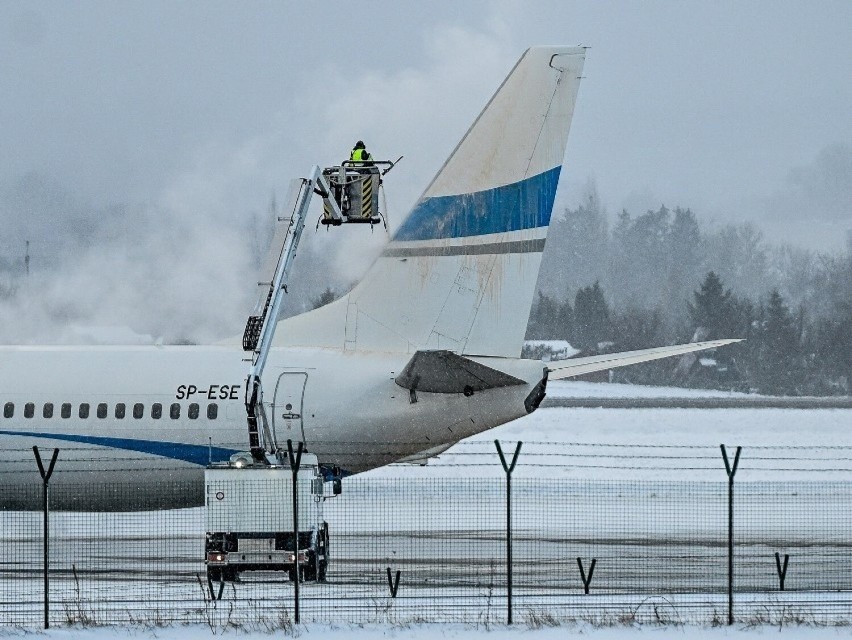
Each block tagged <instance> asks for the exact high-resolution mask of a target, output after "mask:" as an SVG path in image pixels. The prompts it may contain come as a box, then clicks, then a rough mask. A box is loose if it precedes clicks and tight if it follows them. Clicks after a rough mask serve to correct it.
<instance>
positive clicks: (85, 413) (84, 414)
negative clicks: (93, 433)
mask: <svg viewBox="0 0 852 640" xmlns="http://www.w3.org/2000/svg"><path fill="white" fill-rule="evenodd" d="M78 415H79V416H80V417H81V418H83V420H85V419H86V418H88V417H89V403H88V402H84V403H83V404H81V405H80V412H79V414H78Z"/></svg>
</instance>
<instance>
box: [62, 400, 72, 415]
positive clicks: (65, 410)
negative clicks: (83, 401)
mask: <svg viewBox="0 0 852 640" xmlns="http://www.w3.org/2000/svg"><path fill="white" fill-rule="evenodd" d="M60 411H61V413H62V417H63V418H70V417H71V403H70V402H63V403H62V409H60Z"/></svg>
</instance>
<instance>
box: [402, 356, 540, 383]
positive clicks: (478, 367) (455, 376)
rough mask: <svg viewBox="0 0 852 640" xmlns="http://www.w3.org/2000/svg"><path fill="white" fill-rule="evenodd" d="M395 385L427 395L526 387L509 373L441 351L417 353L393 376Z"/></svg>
mask: <svg viewBox="0 0 852 640" xmlns="http://www.w3.org/2000/svg"><path fill="white" fill-rule="evenodd" d="M396 383H397V384H398V385H399V386H400V387H403V388H405V389H412V390H416V391H426V392H428V393H464V392H465V391H466V390H467V391H483V390H485V389H495V388H497V387H510V386H512V385H517V384H526V383H525V382H524V381H523V380H519V379H518V378H515V377H514V376H510V375H509V374H508V373H503V372H502V371H497V369H492V368H491V367H486V366H485V365H484V364H479V363H478V362H474V361H473V360H468V359H467V358H464V357H462V356H460V355H457V354H455V353H453V352H452V351H443V350H440V351H417V352H416V353H415V354H414V355H413V356H411V360H409V361H408V364H407V365H405V369H403V370H402V372H401V373H400V374H399V375H398V376H397V377H396Z"/></svg>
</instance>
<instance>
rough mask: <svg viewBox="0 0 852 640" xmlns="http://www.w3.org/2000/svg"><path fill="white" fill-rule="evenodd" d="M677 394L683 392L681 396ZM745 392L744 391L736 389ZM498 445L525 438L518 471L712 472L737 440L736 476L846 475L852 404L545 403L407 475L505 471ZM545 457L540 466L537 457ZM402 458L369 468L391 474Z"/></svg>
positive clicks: (565, 389)
mask: <svg viewBox="0 0 852 640" xmlns="http://www.w3.org/2000/svg"><path fill="white" fill-rule="evenodd" d="M548 394H552V395H554V396H557V397H610V398H624V397H627V398H630V397H636V398H648V397H659V398H664V397H722V396H727V397H732V396H736V395H738V394H735V393H731V392H728V393H725V392H719V391H707V390H699V389H677V388H668V387H645V386H633V385H621V384H605V383H589V382H570V381H558V382H554V383H552V384H550V385H548ZM678 394H681V395H680V396H678ZM739 395H742V394H739ZM495 439H498V440H500V441H501V443H502V445H503V448H504V450H507V451H508V450H513V449H514V446H515V443H516V442H517V441H523V443H524V444H523V448H522V451H521V454H520V456H519V458H518V468H517V470H516V473H517V474H518V475H524V474H527V475H540V474H541V469H542V468H546V469H547V474H548V475H549V476H558V477H564V478H581V479H589V480H596V479H599V480H612V479H652V480H711V481H713V480H719V479H720V478H722V479H724V478H725V476H724V473H725V471H724V464H723V461H722V455H721V451H720V447H719V445H721V444H725V445H726V446H727V448H728V450H729V452H730V453H731V456H733V452H734V450H735V449H736V447H737V446H741V447H743V452H742V455H741V460H740V466H739V470H738V472H737V476H736V478H737V480H738V481H749V480H773V481H774V480H785V481H792V480H820V481H822V480H850V479H852V410H849V409H765V408H760V409H757V408H744V409H730V408H728V409H683V408H675V409H669V408H666V409H660V408H653V409H610V408H607V409H604V408H542V409H539V410H538V411H536V412H534V413H532V414H531V415H528V416H525V417H523V418H521V419H519V420H515V421H514V422H511V423H509V424H506V425H503V426H501V427H498V428H497V429H492V430H491V431H487V432H485V433H482V434H479V435H477V436H473V437H472V438H469V439H467V440H466V441H464V442H462V443H459V444H458V445H456V446H455V447H453V448H452V449H449V450H448V451H447V452H445V453H444V454H442V455H441V456H440V457H439V458H438V459H436V460H432V461H430V462H429V464H428V465H427V466H426V467H409V466H406V467H405V472H404V473H405V474H406V475H407V476H410V475H413V476H418V475H428V476H431V477H437V476H454V475H455V476H457V475H472V474H475V475H477V476H480V475H485V476H490V475H502V474H503V470H502V467H501V466H500V462H499V458H498V456H497V453H496V449H495V447H494V440H495ZM544 465H546V467H545V466H544ZM400 473H401V470H400V467H398V466H391V467H386V468H383V469H378V470H376V471H373V472H371V475H375V476H378V477H397V476H399V474H400Z"/></svg>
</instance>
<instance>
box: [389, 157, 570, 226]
mask: <svg viewBox="0 0 852 640" xmlns="http://www.w3.org/2000/svg"><path fill="white" fill-rule="evenodd" d="M561 169H562V167H555V168H553V169H551V170H550V171H545V172H544V173H540V174H538V175H536V176H532V177H531V178H527V179H525V180H521V181H520V182H513V183H512V184H507V185H505V186H503V187H497V188H495V189H487V190H485V191H477V192H475V193H463V194H460V195H454V196H436V197H432V198H423V199H421V200H420V201H419V202H418V203H417V204H416V205H415V206H414V209H413V210H412V211H411V213H410V214H409V216H408V218H406V220H405V222H403V223H402V226H401V227H400V228H399V230H398V231H397V232H396V235H395V236H394V240H438V239H442V238H466V237H469V236H481V235H485V234H489V233H503V232H505V231H520V230H522V229H535V228H536V227H546V226H547V225H549V224H550V214H551V212H552V211H553V200H554V198H555V197H556V187H557V186H558V185H559V172H560V170H561Z"/></svg>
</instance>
